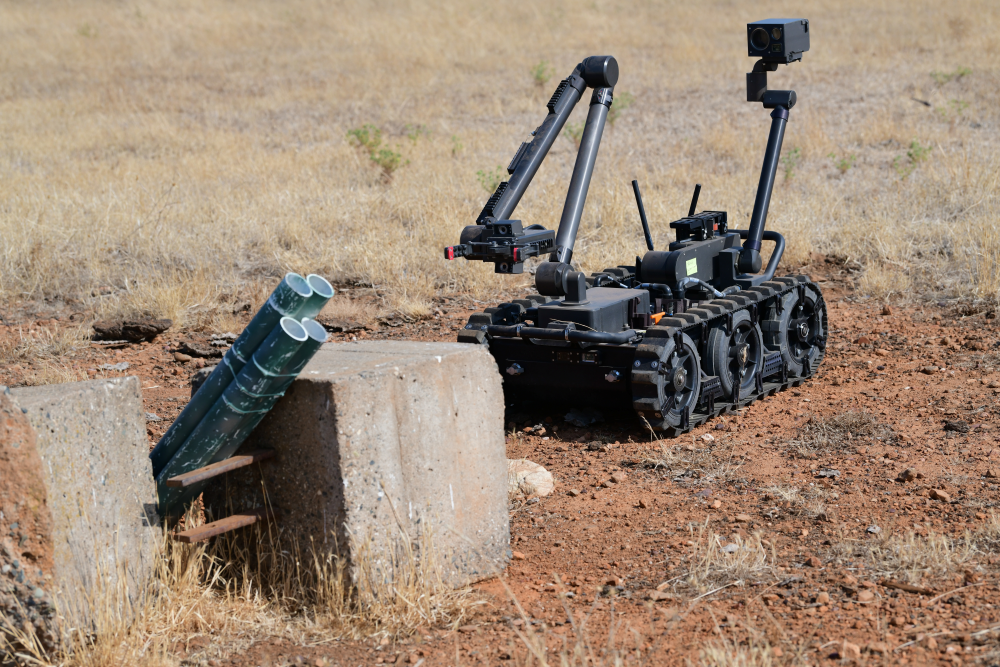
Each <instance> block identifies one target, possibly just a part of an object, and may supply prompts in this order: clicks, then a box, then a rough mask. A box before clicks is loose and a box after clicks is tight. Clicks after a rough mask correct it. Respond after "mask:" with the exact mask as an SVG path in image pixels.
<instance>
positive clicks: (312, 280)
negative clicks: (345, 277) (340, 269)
mask: <svg viewBox="0 0 1000 667" xmlns="http://www.w3.org/2000/svg"><path fill="white" fill-rule="evenodd" d="M306 282H308V283H309V287H311V288H312V291H313V293H312V296H310V297H309V298H308V299H306V301H305V303H303V304H302V306H301V307H300V308H299V309H298V310H297V311H296V312H295V319H297V320H301V319H302V318H304V317H308V318H309V319H315V318H316V316H317V315H319V312H320V311H321V310H323V306H325V305H326V302H327V301H329V300H330V299H331V298H333V295H334V294H335V293H336V290H335V289H333V285H331V284H330V282H329V281H328V280H327V279H326V278H324V277H323V276H320V275H317V274H315V273H310V274H309V275H308V276H306Z"/></svg>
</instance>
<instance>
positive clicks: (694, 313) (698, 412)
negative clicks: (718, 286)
mask: <svg viewBox="0 0 1000 667" xmlns="http://www.w3.org/2000/svg"><path fill="white" fill-rule="evenodd" d="M802 284H805V285H806V286H808V287H810V288H812V289H813V290H814V291H815V292H816V294H818V295H819V304H820V305H823V292H822V291H821V290H820V288H819V286H817V285H816V284H815V283H813V282H811V281H810V280H809V279H808V278H807V277H806V276H784V277H781V278H775V279H774V280H771V281H768V282H766V283H763V284H762V285H760V286H758V287H751V288H749V289H746V290H742V291H740V292H738V293H736V294H732V295H730V296H728V297H724V298H721V299H713V300H711V301H706V302H704V303H700V304H698V306H697V307H695V308H691V309H689V310H688V311H687V312H685V313H681V314H679V315H675V316H674V317H670V318H663V319H662V320H660V324H659V326H657V327H650V328H649V329H647V330H646V335H645V336H644V337H643V340H642V342H641V343H640V344H639V346H638V348H637V349H636V353H635V358H636V359H648V360H653V359H659V358H660V356H661V353H662V350H663V348H664V347H665V346H666V345H667V344H668V343H669V342H670V340H671V339H672V338H673V337H674V336H675V335H676V334H677V332H678V330H679V331H681V332H684V333H688V334H689V335H690V333H700V332H698V331H697V330H698V329H699V328H700V327H701V326H702V325H703V324H707V325H708V326H709V327H711V326H712V324H713V323H715V322H717V321H718V320H719V319H721V318H724V317H725V316H726V315H727V314H728V313H734V312H736V311H739V310H747V309H749V307H750V306H751V305H752V304H764V303H765V302H766V301H768V300H769V299H772V298H774V297H778V298H783V297H784V296H785V295H786V294H788V293H789V292H791V291H793V290H795V289H797V288H798V286H799V285H802ZM822 312H823V331H824V335H828V333H829V330H828V328H827V321H826V320H827V317H826V308H825V305H823V310H822ZM825 356H826V349H825V345H820V349H819V356H818V357H817V359H816V362H815V364H814V365H813V367H812V368H810V373H809V375H807V376H804V377H796V378H791V377H790V378H788V380H787V381H785V382H780V381H779V382H769V381H766V380H765V381H764V382H763V391H762V392H760V393H756V394H751V395H750V396H747V397H746V398H745V399H743V400H741V401H740V402H739V403H731V402H725V401H724V399H716V401H715V409H714V410H713V411H712V412H711V413H709V412H708V411H707V410H705V409H704V408H703V406H695V408H694V410H692V412H691V414H690V417H689V419H688V425H687V428H686V429H684V428H677V427H673V426H670V425H664V424H663V422H662V420H660V421H659V423H657V422H656V420H653V421H650V425H651V426H653V428H655V429H657V430H661V431H663V433H664V435H666V436H667V437H671V438H672V437H676V436H678V435H681V434H682V433H687V432H688V431H690V430H691V429H693V428H695V427H697V426H701V425H702V424H704V423H705V422H707V421H708V420H709V419H713V418H715V417H718V416H719V415H722V414H725V413H727V412H732V411H734V410H737V409H739V408H742V407H745V406H748V405H751V404H752V403H755V402H756V401H758V400H760V399H763V398H767V397H768V396H774V395H775V394H777V393H778V392H779V391H784V390H785V389H788V388H789V387H798V386H800V385H801V384H803V383H804V382H805V381H806V380H808V379H809V378H811V377H813V376H814V375H815V374H816V370H817V369H818V368H819V366H820V364H822V363H823V358H824V357H825ZM647 378H648V379H647ZM652 379H653V376H652V374H651V373H648V374H647V373H641V372H633V373H632V396H633V403H634V404H636V409H637V410H638V409H639V407H638V406H639V405H640V404H647V403H648V405H647V406H646V407H643V408H642V410H643V412H646V413H647V414H649V413H652V412H658V411H659V406H658V405H657V404H656V403H657V401H658V400H659V399H658V392H657V389H656V385H655V383H653V382H651V380H652Z"/></svg>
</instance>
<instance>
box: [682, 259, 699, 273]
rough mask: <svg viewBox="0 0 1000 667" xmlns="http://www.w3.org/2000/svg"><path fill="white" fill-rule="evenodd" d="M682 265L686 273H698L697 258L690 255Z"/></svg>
mask: <svg viewBox="0 0 1000 667" xmlns="http://www.w3.org/2000/svg"><path fill="white" fill-rule="evenodd" d="M684 267H685V268H686V269H687V274H688V275H689V276H693V275H694V274H696V273H698V259H697V258H694V257H692V258H691V259H689V260H688V261H687V262H686V263H685V265H684Z"/></svg>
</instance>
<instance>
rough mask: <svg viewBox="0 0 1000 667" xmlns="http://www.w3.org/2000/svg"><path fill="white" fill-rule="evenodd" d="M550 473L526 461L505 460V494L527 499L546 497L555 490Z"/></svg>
mask: <svg viewBox="0 0 1000 667" xmlns="http://www.w3.org/2000/svg"><path fill="white" fill-rule="evenodd" d="M555 486H556V485H555V480H554V479H553V478H552V473H550V472H549V471H548V470H546V469H545V468H543V467H542V466H540V465H538V464H537V463H533V462H532V461H529V460H528V459H507V493H508V494H509V495H511V496H516V495H518V494H521V495H523V496H525V497H526V498H527V497H538V496H547V495H549V494H550V493H552V491H553V489H555Z"/></svg>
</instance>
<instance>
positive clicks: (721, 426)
mask: <svg viewBox="0 0 1000 667" xmlns="http://www.w3.org/2000/svg"><path fill="white" fill-rule="evenodd" d="M713 428H714V429H715V430H716V431H725V430H727V428H726V425H725V424H724V423H723V422H719V423H718V424H716V425H715V426H714V427H713Z"/></svg>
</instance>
